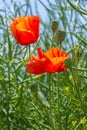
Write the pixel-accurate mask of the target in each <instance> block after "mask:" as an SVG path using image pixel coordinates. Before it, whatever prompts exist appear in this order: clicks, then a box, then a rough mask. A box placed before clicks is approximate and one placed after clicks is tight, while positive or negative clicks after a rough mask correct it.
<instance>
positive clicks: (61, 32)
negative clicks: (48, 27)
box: [58, 29, 66, 43]
mask: <svg viewBox="0 0 87 130" xmlns="http://www.w3.org/2000/svg"><path fill="white" fill-rule="evenodd" d="M65 36H66V32H65V31H64V30H61V29H59V30H58V41H59V42H60V43H62V42H63V41H64V39H65Z"/></svg>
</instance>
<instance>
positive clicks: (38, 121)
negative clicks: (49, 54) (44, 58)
mask: <svg viewBox="0 0 87 130" xmlns="http://www.w3.org/2000/svg"><path fill="white" fill-rule="evenodd" d="M9 2H10V3H8V1H5V0H3V1H2V7H0V130H86V129H87V49H86V48H87V39H86V37H87V33H86V31H87V24H86V22H87V16H86V15H87V11H86V10H83V9H82V8H81V5H83V6H84V2H81V3H80V1H79V0H78V4H77V5H75V4H74V2H73V1H72V2H71V1H70V0H67V1H66V0H62V1H59V0H53V1H52V0H47V2H46V4H45V2H44V0H43V1H41V0H38V1H36V0H30V1H29V0H26V1H21V4H19V3H20V0H18V1H14V0H9ZM85 2H86V0H85ZM4 5H7V6H6V8H5V6H4ZM41 9H42V11H41ZM44 12H45V13H44ZM21 15H39V16H40V17H41V34H40V35H41V36H40V39H39V41H38V42H37V43H36V44H35V45H31V53H32V54H33V55H34V54H36V48H37V47H38V46H41V47H42V49H43V50H44V51H46V50H47V49H49V47H50V45H51V43H52V42H53V45H54V46H56V47H60V45H59V41H55V39H54V37H53V33H52V30H51V28H50V23H51V20H56V21H58V27H59V28H60V29H64V30H65V33H66V37H64V38H65V39H64V41H63V42H62V43H61V48H62V50H64V51H66V52H68V53H69V54H70V55H71V57H72V60H69V61H67V64H68V65H69V67H70V68H69V69H68V70H67V71H66V72H63V73H53V74H43V75H38V76H36V75H32V77H31V75H29V74H27V73H26V62H27V61H28V60H29V58H28V48H27V47H22V46H20V45H19V44H18V43H17V42H16V41H15V39H14V38H13V37H12V35H11V34H10V23H11V20H12V19H13V18H14V17H18V16H21ZM64 36H65V35H64ZM51 37H52V38H51Z"/></svg>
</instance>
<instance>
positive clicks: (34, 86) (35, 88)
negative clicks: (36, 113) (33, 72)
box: [30, 83, 38, 93]
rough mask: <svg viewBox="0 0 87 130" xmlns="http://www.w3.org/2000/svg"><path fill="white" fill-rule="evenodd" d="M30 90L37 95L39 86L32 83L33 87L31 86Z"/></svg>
mask: <svg viewBox="0 0 87 130" xmlns="http://www.w3.org/2000/svg"><path fill="white" fill-rule="evenodd" d="M30 90H31V92H33V93H37V90H38V87H37V84H36V83H32V84H31V86H30Z"/></svg>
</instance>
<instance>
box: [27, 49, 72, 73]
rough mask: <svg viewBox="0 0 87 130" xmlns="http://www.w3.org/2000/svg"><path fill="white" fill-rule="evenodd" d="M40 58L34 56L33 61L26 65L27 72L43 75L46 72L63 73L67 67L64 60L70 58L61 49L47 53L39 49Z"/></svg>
mask: <svg viewBox="0 0 87 130" xmlns="http://www.w3.org/2000/svg"><path fill="white" fill-rule="evenodd" d="M37 51H38V56H32V57H31V60H30V61H29V62H28V63H27V64H26V67H27V72H28V73H32V74H42V73H45V72H49V73H53V72H63V71H66V69H67V67H66V65H65V64H64V60H65V59H66V58H69V57H70V56H69V55H68V54H67V53H65V52H63V51H61V50H60V49H59V48H51V49H50V50H48V51H47V52H45V53H44V52H43V51H42V50H41V48H38V49H37Z"/></svg>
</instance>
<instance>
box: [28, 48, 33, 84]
mask: <svg viewBox="0 0 87 130" xmlns="http://www.w3.org/2000/svg"><path fill="white" fill-rule="evenodd" d="M28 49H29V60H30V58H31V48H30V45H29V48H28ZM30 80H31V82H32V75H31V74H30Z"/></svg>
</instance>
